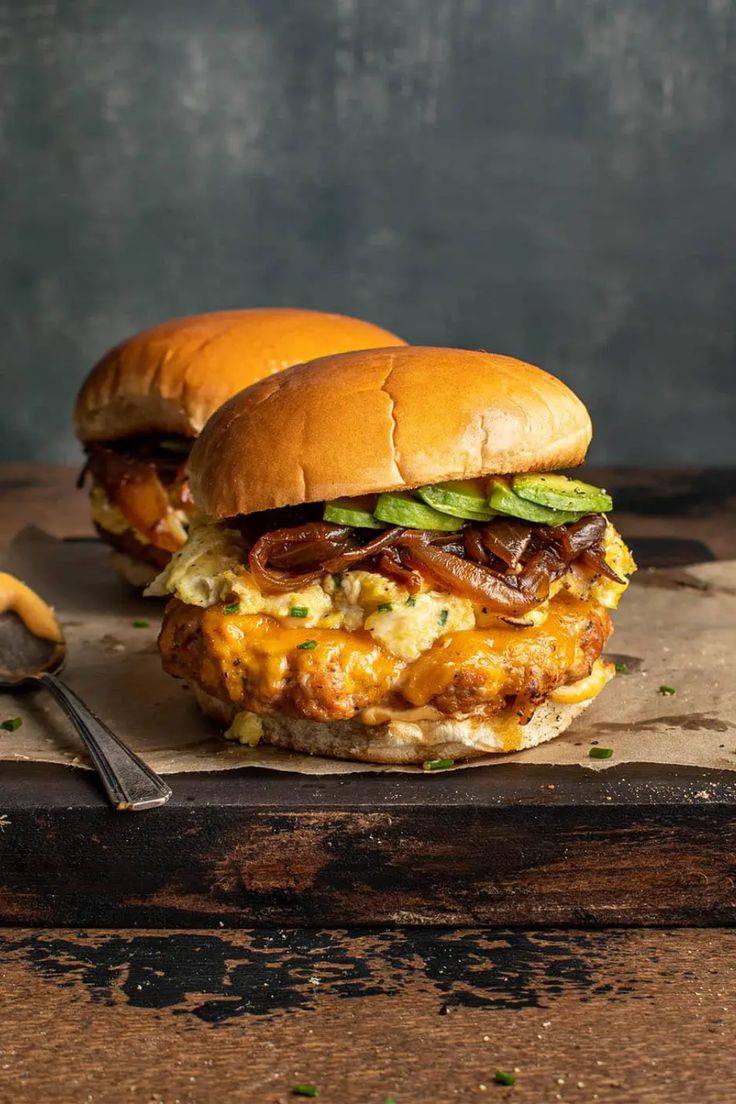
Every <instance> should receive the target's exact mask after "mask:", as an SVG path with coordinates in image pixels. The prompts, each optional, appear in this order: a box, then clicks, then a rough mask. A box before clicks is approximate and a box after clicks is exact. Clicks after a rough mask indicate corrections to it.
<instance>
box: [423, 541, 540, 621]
mask: <svg viewBox="0 0 736 1104" xmlns="http://www.w3.org/2000/svg"><path fill="white" fill-rule="evenodd" d="M409 558H410V561H411V562H412V563H414V564H415V565H416V566H417V567H419V568H420V569H423V570H424V572H426V574H428V575H431V576H432V578H433V579H435V581H436V582H438V583H439V584H440V586H443V587H445V589H446V590H449V591H452V593H453V594H460V595H462V596H463V597H465V598H470V599H472V601H474V602H478V603H479V604H480V605H483V606H485V607H486V608H487V609H489V610H493V612H494V613H496V612H498V613H508V614H514V615H516V614H521V613H526V612H527V610H530V609H532V607H533V606H536V605H538V603H539V601H540V599H539V598H538V597H537V595H536V594H535V593H534V590H533V589H532V588H531V587H530V586H528V585H527V584H526V583H524V582H522V580H521V577H520V576H517V575H510V576H505V575H498V574H497V573H496V572H495V571H491V570H490V569H489V568H487V567H483V566H482V565H481V564H477V563H474V562H473V561H472V560H463V559H461V558H460V557H459V556H453V555H452V554H451V553H449V552H444V551H443V550H442V549H441V548H435V547H434V546H433V545H431V544H427V543H422V542H419V541H417V542H412V544H411V547H410V549H409Z"/></svg>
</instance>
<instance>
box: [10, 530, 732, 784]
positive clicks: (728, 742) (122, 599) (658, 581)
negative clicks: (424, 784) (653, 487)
mask: <svg viewBox="0 0 736 1104" xmlns="http://www.w3.org/2000/svg"><path fill="white" fill-rule="evenodd" d="M107 555H108V553H107V550H106V549H105V548H104V547H103V546H102V545H101V544H99V543H97V542H96V541H76V542H64V541H59V540H56V539H55V538H53V537H50V536H48V534H46V533H44V532H42V531H41V530H38V529H32V528H29V529H25V530H23V532H22V533H20V534H19V535H18V537H16V539H15V540H14V541H13V543H12V544H11V545H10V546H9V547H8V548H7V549H6V550H5V551H4V553H3V554H2V556H0V564H2V568H3V569H4V570H6V571H10V572H12V573H13V574H15V575H17V576H18V577H19V578H21V579H23V581H24V582H26V583H28V584H29V585H30V586H32V587H33V588H34V589H36V590H37V591H38V592H39V593H40V594H41V595H42V596H43V597H44V598H45V599H46V600H47V601H48V602H50V603H51V604H52V605H53V606H54V607H55V609H56V612H57V616H58V618H59V620H60V622H61V625H62V628H63V630H64V634H65V636H66V639H67V644H68V649H69V660H68V665H67V669H66V671H65V676H64V677H65V678H66V679H67V681H68V682H69V684H70V686H72V687H73V689H75V690H76V691H77V692H78V693H79V694H80V695H81V696H82V698H84V700H85V701H86V702H87V703H88V705H89V706H90V707H91V708H92V709H93V710H94V711H95V712H96V713H97V714H98V715H99V716H100V717H102V718H103V720H105V721H106V722H107V723H108V724H109V725H110V727H111V728H112V729H113V730H114V731H115V732H117V733H118V735H119V736H121V737H122V738H123V739H124V740H126V742H127V743H128V744H129V745H130V746H131V747H133V748H134V749H135V750H136V751H138V752H139V753H140V754H141V755H142V756H143V757H144V758H145V759H146V761H147V762H148V763H150V765H151V766H152V767H154V769H155V770H157V771H159V772H161V773H164V774H172V773H178V772H181V771H202V770H208V771H209V770H212V771H214V770H231V769H233V768H236V767H243V766H254V767H268V768H271V769H274V770H290V771H297V772H299V773H304V774H344V773H351V772H358V771H372V770H403V771H406V770H412V771H413V770H417V769H421V768H414V767H403V768H386V767H371V766H366V765H362V764H352V763H344V762H338V761H335V760H330V759H323V758H319V757H313V756H306V755H296V754H293V753H289V752H283V751H280V750H278V749H269V748H267V747H258V748H254V749H250V748H246V747H243V746H241V745H239V744H232V743H229V742H227V741H225V740H223V739H222V738H221V737H220V736H219V735H218V734H217V731H216V729H215V727H214V726H213V725H211V723H210V722H208V721H207V720H206V719H204V718H203V717H202V716H201V715H200V714H199V712H198V711H197V710H196V708H195V706H194V703H193V701H192V698H191V694H190V692H188V691H187V689H186V687H185V686H184V685H183V684H182V683H181V682H178V681H176V680H174V679H172V678H171V677H170V676H168V675H165V674H164V673H163V671H162V670H161V668H160V663H159V659H158V653H157V650H156V635H157V631H158V623H159V620H160V616H161V612H162V609H163V603H162V602H160V601H159V600H156V599H145V598H142V597H139V596H138V595H136V594H135V593H134V592H132V591H131V590H130V589H128V588H126V586H125V584H124V583H122V582H119V581H118V580H117V578H116V577H115V576H114V574H113V573H112V571H111V569H110V567H109V565H108V564H107V562H106V561H107ZM614 620H615V625H616V631H615V634H614V636H613V638H612V639H611V641H610V642H609V648H608V649H607V652H606V654H607V655H608V656H609V657H610V658H612V659H614V660H617V661H618V662H619V663H623V664H625V665H626V672H625V673H621V674H620V675H619V676H618V677H617V678H616V679H614V680H613V682H611V683H610V684H609V685H608V687H607V688H606V690H605V691H604V692H603V694H601V696H600V697H599V698H598V699H597V700H596V702H594V704H593V705H592V706H591V707H590V708H589V709H588V710H586V712H585V713H584V714H583V715H582V717H580V718H578V720H577V721H576V722H575V723H574V724H573V726H572V727H571V728H570V729H569V730H568V731H567V733H565V734H564V735H563V736H560V737H559V738H558V739H556V740H553V741H551V742H550V743H547V744H543V745H542V746H541V747H539V748H534V749H532V750H530V751H524V752H521V753H516V754H513V755H493V756H488V757H486V758H484V759H476V760H474V761H473V762H472V763H470V764H466V765H467V766H481V765H486V764H490V765H495V764H499V763H509V762H524V763H536V764H539V763H550V764H555V765H568V764H576V763H579V764H582V765H583V766H586V767H589V768H591V769H593V770H602V769H606V768H607V767H610V766H615V765H617V764H620V763H627V762H647V763H674V764H682V765H692V766H701V767H718V768H721V769H727V770H736V679H735V678H734V674H735V673H736V661H735V660H734V653H735V652H736V561H731V562H721V563H708V564H701V565H699V566H697V567H689V568H687V569H686V570H682V569H678V570H655V571H640V572H639V573H638V574H637V575H636V576H635V577H634V582H633V583H632V585H631V587H630V588H629V590H628V591H627V593H626V594H625V595H624V597H623V599H622V601H621V606H620V609H619V610H618V611H616V613H615V614H614ZM141 621H145V622H146V624H145V625H144V626H141V625H139V627H136V626H135V624H134V623H135V622H139V623H140V622H141ZM660 686H668V687H673V688H674V689H675V691H676V693H675V694H674V695H672V696H664V695H663V694H662V693H660V691H659V688H660ZM10 717H20V718H21V719H22V721H23V724H22V726H21V727H20V728H19V729H17V730H16V731H15V732H7V731H4V730H3V729H0V761H1V760H8V759H15V760H18V759H21V760H32V761H43V762H49V763H64V764H68V765H71V766H77V767H84V766H86V765H87V762H86V759H85V755H84V751H83V749H82V746H81V744H80V743H79V741H78V740H77V737H76V736H75V735H74V733H73V731H72V730H71V728H70V726H69V723H68V722H67V720H66V718H65V717H64V716H63V714H62V713H61V712H60V711H59V709H58V707H57V706H56V705H55V703H54V702H53V701H52V700H51V698H50V697H49V696H48V695H47V694H46V693H45V692H44V691H32V692H24V693H19V694H4V695H2V696H0V720H3V719H6V718H10ZM595 743H597V744H598V745H600V746H602V747H610V748H613V750H614V755H613V757H612V758H611V759H599V760H594V759H591V758H590V757H589V751H590V748H591V746H592V745H593V744H595Z"/></svg>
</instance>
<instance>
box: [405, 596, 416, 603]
mask: <svg viewBox="0 0 736 1104" xmlns="http://www.w3.org/2000/svg"><path fill="white" fill-rule="evenodd" d="M406 604H407V606H415V605H416V604H417V600H416V598H415V597H414V595H413V594H410V595H409V597H408V598H407V599H406Z"/></svg>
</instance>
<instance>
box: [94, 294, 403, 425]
mask: <svg viewBox="0 0 736 1104" xmlns="http://www.w3.org/2000/svg"><path fill="white" fill-rule="evenodd" d="M403 344H404V342H403V341H402V339H401V338H400V337H396V335H395V334H392V333H389V331H388V330H383V329H381V328H380V326H374V325H373V324H372V323H371V322H362V321H361V320H360V319H358V318H348V317H346V316H345V315H341V314H324V313H322V312H321V311H312V310H295V309H289V308H281V307H263V308H256V309H253V310H232V311H218V312H216V313H214V314H195V315H191V316H190V317H188V318H176V319H174V320H173V321H171V322H164V323H162V324H161V325H159V326H154V327H153V328H152V329H150V330H144V331H143V332H142V333H139V334H136V335H135V336H134V337H131V338H129V339H128V340H127V341H124V342H123V343H122V344H121V345H118V346H116V348H114V349H111V351H110V352H109V353H107V354H106V355H105V356H104V357H103V358H102V360H100V361H99V362H98V363H97V364H96V365H95V367H94V368H93V369H92V371H91V372H90V374H89V376H88V377H87V379H86V381H85V383H84V385H83V386H82V389H81V391H80V392H79V397H78V398H77V405H76V410H75V424H76V430H77V436H78V437H79V438H80V439H81V440H82V441H108V440H115V439H119V438H121V437H131V436H136V435H138V434H146V433H181V434H183V435H184V436H186V437H196V436H197V434H198V433H199V432H200V431H201V429H202V427H203V426H204V424H205V422H206V421H207V419H208V418H209V416H210V414H212V412H213V411H214V410H217V408H218V406H221V405H222V403H224V402H225V400H226V399H229V398H230V396H231V395H235V394H236V393H237V392H238V391H242V389H243V388H244V387H248V386H249V385H250V384H251V383H255V382H256V380H260V379H263V377H264V376H270V375H272V374H273V373H274V372H280V371H281V369H282V368H288V367H289V366H290V365H292V364H299V363H301V362H302V361H305V360H314V358H315V357H322V356H327V355H328V354H330V353H344V352H348V351H349V350H351V349H374V348H377V347H384V346H387V345H403Z"/></svg>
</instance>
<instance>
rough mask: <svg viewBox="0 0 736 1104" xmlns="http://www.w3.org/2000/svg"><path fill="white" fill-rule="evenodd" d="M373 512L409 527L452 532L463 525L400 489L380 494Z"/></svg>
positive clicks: (396, 523)
mask: <svg viewBox="0 0 736 1104" xmlns="http://www.w3.org/2000/svg"><path fill="white" fill-rule="evenodd" d="M373 512H374V514H375V515H376V517H377V518H380V520H381V521H387V522H389V523H390V524H391V525H402V526H405V527H406V528H407V529H446V530H447V531H448V532H450V531H452V530H453V529H460V528H461V527H462V522H461V521H460V520H459V519H457V518H454V517H450V516H448V514H442V513H440V511H439V510H433V509H432V507H431V506H425V504H424V503H423V502H417V500H416V499H415V498H412V497H411V495H408V494H404V493H402V492H399V491H391V492H390V493H388V494H382V495H379V496H378V502H377V504H376V508H375V510H374V511H373Z"/></svg>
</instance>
